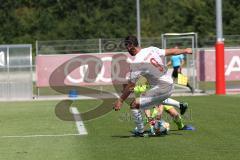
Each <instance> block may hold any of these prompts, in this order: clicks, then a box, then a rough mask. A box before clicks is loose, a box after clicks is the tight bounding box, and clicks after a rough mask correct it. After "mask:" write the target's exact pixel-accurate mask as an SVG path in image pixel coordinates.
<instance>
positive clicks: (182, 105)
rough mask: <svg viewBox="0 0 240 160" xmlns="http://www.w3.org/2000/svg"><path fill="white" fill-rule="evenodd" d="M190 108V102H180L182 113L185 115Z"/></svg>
mask: <svg viewBox="0 0 240 160" xmlns="http://www.w3.org/2000/svg"><path fill="white" fill-rule="evenodd" d="M187 108H188V103H185V102H183V103H180V114H181V115H183V114H184V113H185V112H186V110H187Z"/></svg>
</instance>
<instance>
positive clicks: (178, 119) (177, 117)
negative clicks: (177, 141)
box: [164, 105, 184, 130]
mask: <svg viewBox="0 0 240 160" xmlns="http://www.w3.org/2000/svg"><path fill="white" fill-rule="evenodd" d="M164 111H166V112H167V113H168V114H169V115H170V116H171V117H172V118H173V121H174V123H175V124H176V125H177V127H178V129H179V130H181V129H183V127H184V123H183V119H182V117H181V116H180V114H179V113H178V112H177V110H176V109H175V108H174V107H172V106H169V105H164Z"/></svg>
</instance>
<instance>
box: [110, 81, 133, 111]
mask: <svg viewBox="0 0 240 160" xmlns="http://www.w3.org/2000/svg"><path fill="white" fill-rule="evenodd" d="M134 87H135V83H132V82H131V81H129V82H128V84H127V85H126V87H125V88H124V89H123V92H122V95H121V96H120V98H118V100H117V101H116V102H115V104H114V109H115V111H118V110H120V108H121V107H122V104H123V102H124V101H125V100H126V99H127V98H128V96H129V95H130V94H131V92H132V91H133V88H134Z"/></svg>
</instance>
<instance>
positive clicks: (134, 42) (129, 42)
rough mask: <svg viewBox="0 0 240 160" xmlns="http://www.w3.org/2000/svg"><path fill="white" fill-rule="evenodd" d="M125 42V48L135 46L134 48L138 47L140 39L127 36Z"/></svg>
mask: <svg viewBox="0 0 240 160" xmlns="http://www.w3.org/2000/svg"><path fill="white" fill-rule="evenodd" d="M124 42H125V46H128V45H133V46H134V47H138V39H137V37H136V36H127V37H126V38H125V40H124Z"/></svg>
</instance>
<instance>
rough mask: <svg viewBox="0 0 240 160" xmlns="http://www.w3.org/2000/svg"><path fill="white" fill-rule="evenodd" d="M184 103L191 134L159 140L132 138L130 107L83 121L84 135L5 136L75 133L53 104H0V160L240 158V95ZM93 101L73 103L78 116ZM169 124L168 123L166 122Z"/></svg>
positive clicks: (178, 133) (175, 134) (190, 99)
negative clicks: (55, 111) (57, 114)
mask: <svg viewBox="0 0 240 160" xmlns="http://www.w3.org/2000/svg"><path fill="white" fill-rule="evenodd" d="M175 98H176V99H177V100H181V101H187V102H189V104H190V109H189V110H188V112H187V113H186V116H185V119H186V120H185V123H187V124H192V125H193V126H194V127H196V130H195V131H178V130H176V127H175V125H174V124H173V123H172V122H171V130H172V131H171V132H170V134H169V135H167V136H163V137H144V138H134V137H131V136H130V131H131V130H132V129H133V127H134V124H133V122H132V120H131V118H130V117H129V115H130V114H129V107H128V106H126V105H125V106H124V107H123V108H122V110H121V111H119V112H114V111H112V112H110V113H108V114H106V115H104V116H102V117H100V118H98V119H95V120H91V121H88V122H85V127H86V129H87V131H88V135H83V136H74V135H73V136H61V137H60V136H49V137H48V136H46V137H4V136H26V135H63V134H77V129H76V126H75V122H69V121H62V120H60V119H58V118H57V117H56V115H55V113H54V109H55V105H56V104H57V103H58V101H34V102H1V103H0V160H16V159H17V160H43V159H47V160H95V159H98V160H123V159H128V160H135V159H136V160H139V159H142V160H146V159H149V160H150V159H159V160H160V159H169V160H181V159H184V160H198V159H199V160H203V159H204V160H208V159H209V160H215V159H216V160H226V159H229V160H230V159H231V160H234V159H236V160H237V159H239V157H240V152H239V150H240V134H239V133H240V125H239V122H240V118H239V115H240V108H239V106H240V105H239V102H240V101H239V98H240V96H196V97H175ZM97 103H99V102H97V101H93V100H81V101H76V102H74V105H75V106H77V107H78V109H79V111H82V112H83V111H86V110H88V109H89V108H91V107H93V106H95V105H96V104H97ZM168 121H169V120H168Z"/></svg>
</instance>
